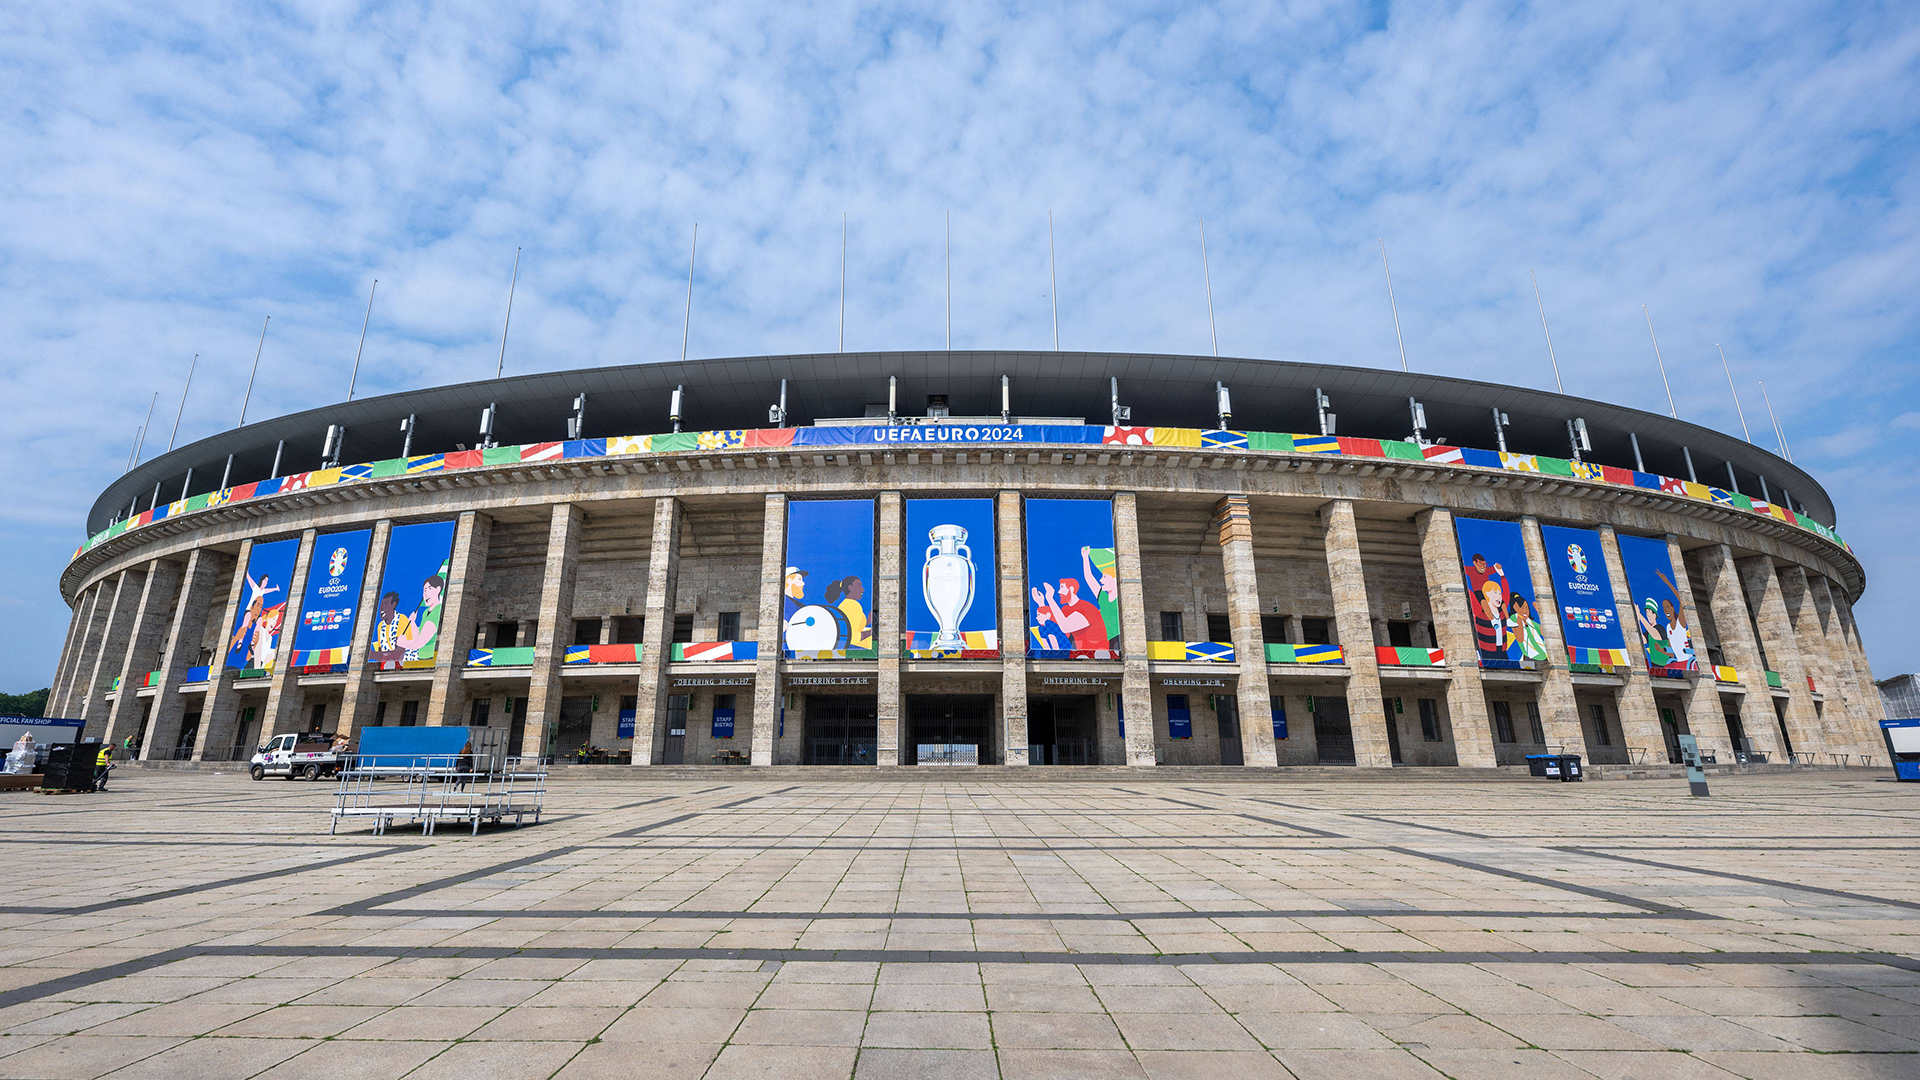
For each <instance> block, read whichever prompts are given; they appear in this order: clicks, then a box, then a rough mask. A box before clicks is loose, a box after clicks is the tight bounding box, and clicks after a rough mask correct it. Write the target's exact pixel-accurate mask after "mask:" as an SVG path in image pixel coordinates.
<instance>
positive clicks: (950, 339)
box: [947, 210, 953, 352]
mask: <svg viewBox="0 0 1920 1080" xmlns="http://www.w3.org/2000/svg"><path fill="white" fill-rule="evenodd" d="M947 351H948V352H952V351H953V211H951V210H949V211H947Z"/></svg>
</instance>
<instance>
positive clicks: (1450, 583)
mask: <svg viewBox="0 0 1920 1080" xmlns="http://www.w3.org/2000/svg"><path fill="white" fill-rule="evenodd" d="M1414 520H1415V526H1416V527H1417V528H1418V530H1419V533H1420V562H1421V565H1422V568H1423V569H1424V570H1425V571H1426V575H1427V604H1428V606H1429V607H1431V608H1432V609H1433V634H1434V637H1435V639H1436V640H1438V641H1439V642H1440V648H1441V650H1442V651H1444V652H1445V653H1446V654H1447V672H1448V675H1447V716H1448V718H1449V719H1450V720H1451V721H1452V726H1453V752H1454V757H1455V759H1456V760H1457V761H1458V762H1459V764H1461V765H1463V766H1467V767H1469V768H1475V769H1491V768H1493V767H1494V765H1496V764H1498V763H1497V762H1496V761H1495V760H1494V756H1493V733H1492V729H1491V728H1489V727H1488V720H1487V695H1486V691H1485V688H1484V687H1483V686H1482V684H1481V681H1480V651H1479V650H1478V649H1476V648H1475V647H1474V644H1473V613H1472V612H1471V611H1470V610H1468V608H1467V582H1466V578H1465V577H1463V576H1462V575H1461V570H1460V568H1461V566H1462V565H1464V564H1463V563H1462V562H1461V561H1460V540H1459V538H1458V537H1457V536H1456V535H1455V533H1454V528H1453V511H1451V510H1448V509H1447V508H1446V507H1444V506H1436V507H1433V508H1432V509H1430V510H1426V511H1423V512H1422V513H1421V514H1420V515H1419V516H1418V517H1417V518H1415V519H1414Z"/></svg>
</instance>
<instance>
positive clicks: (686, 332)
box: [680, 221, 700, 364]
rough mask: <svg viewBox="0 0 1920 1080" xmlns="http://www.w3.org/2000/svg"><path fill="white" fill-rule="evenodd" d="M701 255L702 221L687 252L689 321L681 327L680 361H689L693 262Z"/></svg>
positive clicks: (696, 225) (691, 326) (694, 231)
mask: <svg viewBox="0 0 1920 1080" xmlns="http://www.w3.org/2000/svg"><path fill="white" fill-rule="evenodd" d="M699 257H700V223H699V222H697V221H696V222H694V223H693V249H692V250H691V251H689V252H688V253H687V321H686V322H685V323H684V324H682V325H681V327H680V362H681V363H683V364H684V363H686V362H687V339H688V338H689V337H690V336H691V335H692V334H693V263H694V260H696V259H698V258H699Z"/></svg>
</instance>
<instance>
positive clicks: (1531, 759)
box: [1527, 754, 1561, 780]
mask: <svg viewBox="0 0 1920 1080" xmlns="http://www.w3.org/2000/svg"><path fill="white" fill-rule="evenodd" d="M1560 772H1561V770H1560V755H1559V754H1528V755H1527V775H1528V776H1544V777H1546V778H1547V779H1549V780H1558V779H1560Z"/></svg>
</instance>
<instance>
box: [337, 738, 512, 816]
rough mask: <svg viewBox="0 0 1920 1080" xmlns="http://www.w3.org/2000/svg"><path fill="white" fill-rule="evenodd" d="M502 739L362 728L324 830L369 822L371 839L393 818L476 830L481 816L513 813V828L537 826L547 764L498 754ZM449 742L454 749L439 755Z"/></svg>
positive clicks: (344, 765) (503, 743)
mask: <svg viewBox="0 0 1920 1080" xmlns="http://www.w3.org/2000/svg"><path fill="white" fill-rule="evenodd" d="M388 733H391V734H388ZM454 733H458V734H454ZM505 736H506V732H504V731H502V730H500V729H498V728H399V729H392V728H368V729H365V730H364V731H363V732H362V734H361V747H360V753H358V754H356V755H353V756H352V757H351V758H349V759H348V760H347V761H345V762H344V763H343V765H342V768H341V770H340V786H339V788H338V790H336V792H335V793H334V804H333V810H332V815H331V816H332V824H331V826H330V827H329V828H328V830H327V831H328V832H329V833H334V832H337V831H338V830H339V828H340V822H341V820H342V819H344V818H368V819H371V820H372V821H373V831H374V835H376V836H379V835H382V834H384V833H385V832H386V831H387V827H388V826H389V825H392V824H394V823H396V822H397V823H400V824H403V825H412V824H417V825H419V826H420V831H421V832H422V833H423V834H425V835H428V836H431V835H433V833H434V832H435V831H436V829H437V828H438V826H439V825H440V823H441V822H443V821H449V820H451V821H461V822H467V823H469V825H470V826H471V831H472V832H473V833H476V834H477V833H478V832H479V831H480V823H481V822H482V821H492V822H494V823H496V824H498V823H500V822H502V821H504V820H506V819H507V818H512V819H513V823H514V825H515V827H518V826H519V825H521V824H523V823H524V822H525V821H526V819H527V818H528V817H532V818H533V822H534V824H536V825H537V824H539V822H540V812H541V810H542V807H543V804H544V803H545V800H546V792H547V768H546V765H545V764H543V763H542V762H541V760H540V759H539V758H537V757H525V758H523V757H510V756H507V755H506V754H503V753H501V751H502V750H503V749H504V748H505ZM449 746H457V747H458V750H459V752H457V753H446V752H444V751H445V750H446V749H447V747H449ZM428 750H439V751H442V752H438V753H433V752H422V751H428Z"/></svg>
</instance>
